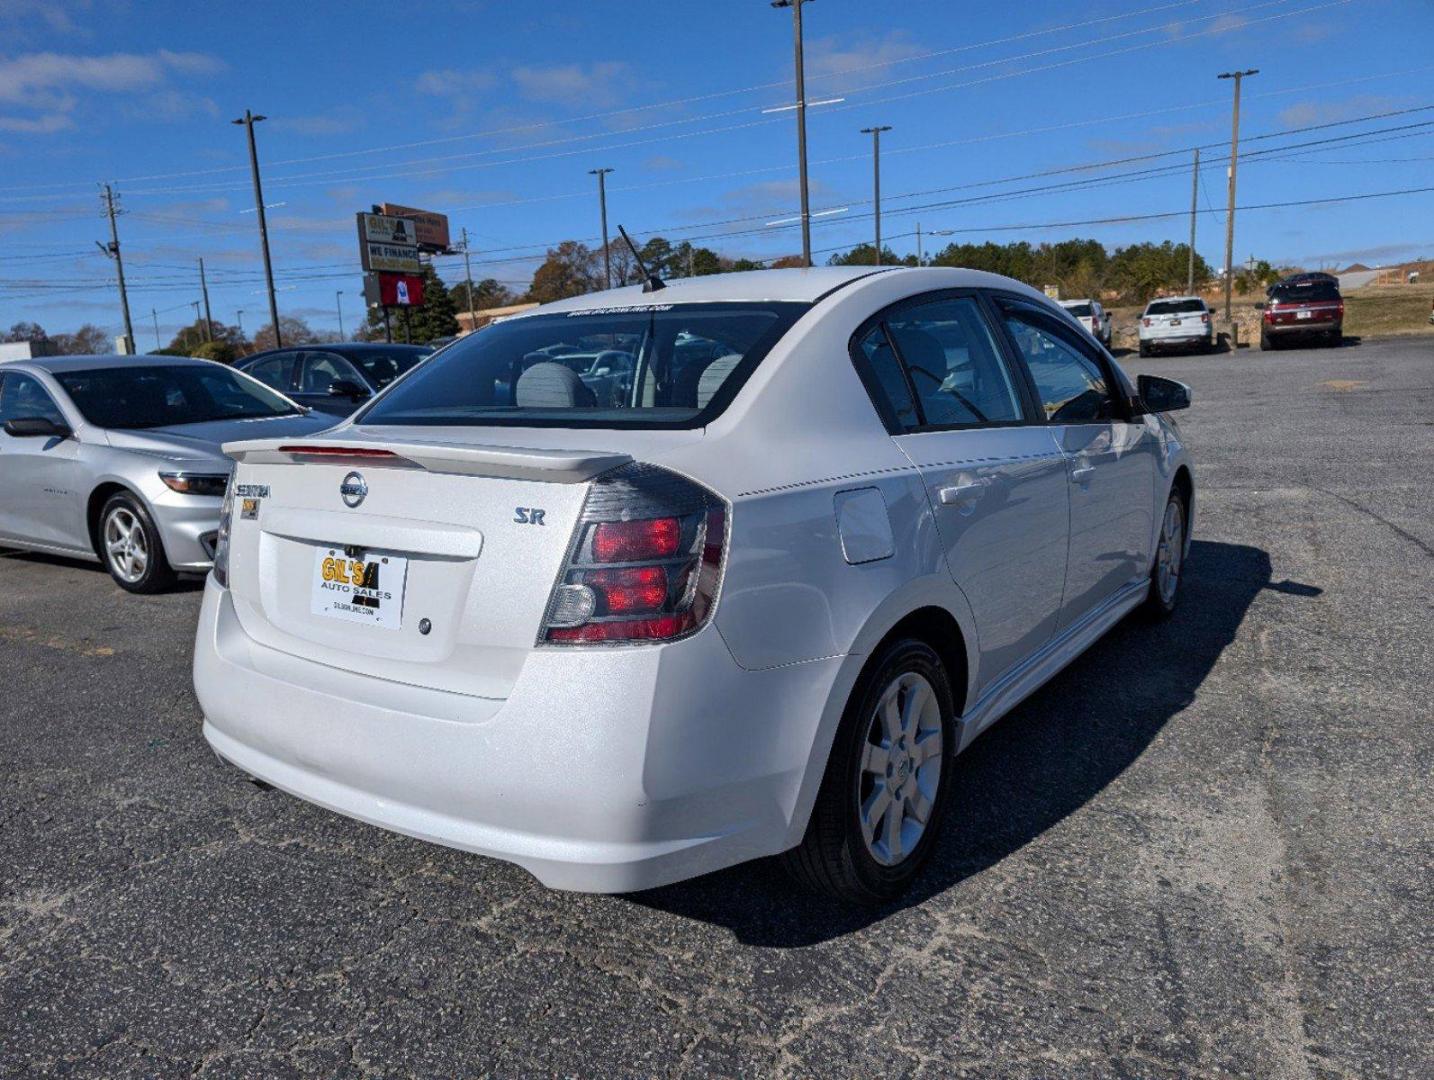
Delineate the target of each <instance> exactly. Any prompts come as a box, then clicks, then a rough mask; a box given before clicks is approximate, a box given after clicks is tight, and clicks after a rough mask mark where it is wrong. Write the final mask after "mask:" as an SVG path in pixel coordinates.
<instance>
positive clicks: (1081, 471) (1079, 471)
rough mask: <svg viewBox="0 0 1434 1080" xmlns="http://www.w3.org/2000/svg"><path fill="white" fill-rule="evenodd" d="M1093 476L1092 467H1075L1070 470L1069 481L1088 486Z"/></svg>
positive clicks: (1093, 470) (1093, 469) (1093, 467)
mask: <svg viewBox="0 0 1434 1080" xmlns="http://www.w3.org/2000/svg"><path fill="white" fill-rule="evenodd" d="M1094 475H1095V466H1094V465H1077V466H1076V467H1075V468H1074V469H1072V470H1071V479H1072V480H1074V481H1075V482H1076V483H1077V484H1089V483H1090V478H1091V477H1092V476H1094Z"/></svg>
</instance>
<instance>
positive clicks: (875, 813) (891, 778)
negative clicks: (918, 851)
mask: <svg viewBox="0 0 1434 1080" xmlns="http://www.w3.org/2000/svg"><path fill="white" fill-rule="evenodd" d="M943 762H944V755H943V753H942V721H941V704H940V701H939V699H938V698H937V696H936V691H935V689H934V688H933V687H932V685H931V683H930V682H928V681H927V680H926V678H925V677H924V676H922V675H919V674H917V673H916V672H914V671H906V672H902V673H901V674H900V675H898V676H896V678H894V679H893V680H892V681H891V682H890V683H889V684H888V685H887V687H886V690H885V691H884V692H883V693H882V695H881V697H880V698H879V699H878V702H877V706H876V709H875V710H874V711H873V713H872V715H871V716H870V717H869V718H868V720H867V729H866V737H865V739H864V740H863V743H862V750H861V775H860V777H859V782H858V783H857V808H856V809H857V820H858V821H859V822H860V824H861V835H862V839H863V840H864V841H865V842H866V848H867V851H869V852H870V853H871V855H872V857H873V858H874V859H876V861H877V862H879V863H881V864H882V865H883V866H896V865H898V864H899V863H901V862H902V861H903V860H905V859H906V858H907V856H909V855H910V854H911V852H912V851H913V850H915V848H916V845H917V844H918V843H920V841H921V837H922V835H923V834H924V833H925V832H926V827H927V825H928V824H929V823H930V821H931V814H932V811H933V809H934V808H935V805H936V793H937V791H938V790H939V789H940V785H941V769H942V765H943Z"/></svg>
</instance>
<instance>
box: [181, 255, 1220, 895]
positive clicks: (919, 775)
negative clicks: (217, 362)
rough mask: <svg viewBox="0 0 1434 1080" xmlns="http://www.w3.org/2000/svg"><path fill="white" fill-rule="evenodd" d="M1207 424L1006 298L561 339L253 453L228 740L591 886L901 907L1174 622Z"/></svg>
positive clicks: (392, 390)
mask: <svg viewBox="0 0 1434 1080" xmlns="http://www.w3.org/2000/svg"><path fill="white" fill-rule="evenodd" d="M594 378H601V379H602V380H603V381H604V385H603V388H602V396H601V397H600V396H599V395H598V393H597V391H596V389H595V388H594V386H593V385H592V384H591V380H592V379H594ZM614 384H615V385H614ZM1188 404H1189V392H1188V390H1187V389H1186V388H1185V387H1184V386H1182V385H1181V384H1179V383H1175V382H1172V381H1170V380H1166V379H1157V378H1151V377H1148V376H1142V377H1141V379H1140V384H1139V390H1138V391H1137V390H1136V389H1135V388H1133V387H1132V386H1131V384H1130V382H1129V381H1128V380H1127V378H1126V376H1125V375H1124V374H1123V373H1122V372H1121V370H1120V369H1119V368H1118V367H1117V366H1116V365H1115V364H1114V363H1113V362H1112V360H1111V359H1110V357H1109V355H1107V354H1106V353H1105V352H1104V351H1103V350H1102V349H1101V348H1100V346H1099V345H1098V343H1096V342H1095V341H1094V340H1093V339H1092V338H1091V336H1090V335H1089V334H1088V333H1086V332H1085V331H1084V330H1083V329H1082V328H1081V327H1080V326H1079V324H1077V323H1076V322H1075V321H1074V320H1073V319H1072V318H1071V317H1070V316H1069V315H1067V314H1066V313H1065V312H1063V311H1062V310H1061V309H1060V308H1059V307H1058V306H1056V305H1055V304H1054V303H1052V302H1051V301H1049V300H1047V299H1046V298H1045V297H1044V296H1042V295H1041V294H1040V293H1038V292H1035V291H1034V290H1032V289H1029V288H1027V287H1025V286H1024V285H1021V284H1018V283H1017V282H1014V281H1011V280H1009V279H1007V278H1002V277H997V276H994V275H990V274H984V273H978V272H974V271H965V270H953V269H939V268H930V269H904V268H891V269H880V270H877V269H873V268H865V269H862V268H845V269H812V270H772V271H758V272H754V273H745V274H729V275H723V276H713V277H704V278H699V279H694V280H686V281H678V282H674V283H672V284H671V285H669V286H668V287H666V288H663V289H660V290H654V291H643V290H642V289H639V288H637V287H632V288H625V289H618V290H615V291H611V292H607V293H603V294H599V295H596V296H584V297H578V298H575V299H572V300H566V301H562V302H560V303H556V304H549V305H546V306H544V307H540V308H537V309H535V310H534V311H532V312H530V313H527V314H524V315H522V316H519V317H515V318H511V319H509V320H507V321H504V322H500V323H498V324H495V325H493V326H491V327H489V328H487V329H484V330H482V331H480V332H479V333H477V334H475V335H473V336H472V337H469V338H467V339H465V340H462V341H460V342H458V343H456V344H454V345H452V346H450V347H449V348H448V349H446V350H445V351H444V352H442V353H441V354H439V355H437V356H435V357H434V358H433V359H432V360H430V361H429V362H427V363H425V364H423V365H421V366H420V367H418V368H417V369H415V370H414V371H413V372H412V373H410V374H409V375H406V376H404V377H403V378H401V379H399V380H398V381H397V382H395V383H394V384H393V385H391V386H390V387H389V388H388V389H386V390H385V391H384V392H383V393H381V394H380V395H378V396H377V397H376V398H375V399H374V400H373V401H371V402H370V403H369V404H368V405H366V406H365V407H364V408H362V409H361V410H359V412H358V413H356V414H355V415H354V416H353V417H352V418H351V419H350V420H349V421H348V422H346V423H345V424H343V425H341V426H339V427H338V428H335V429H333V430H331V431H328V432H325V433H323V434H321V435H315V436H308V437H303V438H276V439H264V440H258V441H247V442H242V443H232V444H229V445H228V446H227V447H226V450H227V452H228V453H229V454H231V455H232V456H233V457H234V458H235V459H236V461H237V463H238V464H237V466H236V468H235V471H234V473H233V476H232V479H231V481H230V490H229V494H228V496H227V499H226V506H225V511H224V518H223V523H222V531H221V537H220V545H219V552H218V554H217V557H216V560H215V569H214V573H213V574H212V575H211V577H210V579H209V582H208V585H207V587H206V590H205V594H204V605H203V612H202V614H201V617H200V623H199V631H198V640H197V642H196V647H195V657H194V681H195V688H196V690H197V693H198V696H199V701H200V703H201V705H202V707H203V711H204V715H205V724H204V734H205V736H206V737H207V738H208V740H209V742H210V744H211V745H212V746H213V748H214V749H215V750H216V751H217V752H218V754H219V755H220V756H221V757H222V758H223V759H225V760H226V761H228V762H230V763H232V764H233V765H235V766H237V767H238V768H239V769H241V770H243V771H244V772H245V773H248V774H250V775H251V776H253V777H256V778H258V779H261V780H264V781H266V782H268V783H269V784H272V785H274V786H276V787H278V788H281V789H283V790H285V791H288V792H291V793H293V794H295V795H298V796H300V797H302V798H305V799H309V800H311V801H313V802H315V803H318V804H320V805H322V806H325V807H328V808H330V809H333V810H336V811H338V812H340V813H343V814H348V815H351V816H353V817H356V818H359V819H362V820H364V821H368V822H373V823H375V824H378V825H382V826H384V827H386V828H390V829H395V830H397V831H399V832H403V833H407V834H409V835H412V836H416V837H421V838H423V839H426V840H432V841H436V842H438V843H442V844H448V845H452V846H454V847H458V848H463V849H465V850H468V851H473V852H479V853H481V854H484V855H491V856H494V857H497V858H499V859H505V860H509V861H511V862H514V863H517V864H518V865H519V866H522V867H524V868H526V869H527V870H528V871H530V872H531V873H533V874H534V875H536V876H537V877H538V878H539V879H540V880H541V881H543V882H544V883H546V884H547V885H549V886H553V887H557V888H564V889H581V890H590V891H604V892H622V891H629V890H636V889H643V888H647V887H650V886H656V885H661V884H664V883H667V882H672V881H675V880H678V879H681V878H687V877H691V876H693V875H696V874H701V873H704V872H707V871H710V870H715V869H718V868H720V867H724V866H728V865H731V864H733V863H737V862H741V861H743V860H746V859H752V858H756V857H759V856H766V855H774V854H777V853H783V852H785V853H787V862H788V863H789V865H790V866H791V867H792V869H793V870H794V872H795V873H796V875H797V876H798V878H799V879H802V880H805V881H806V882H808V883H810V884H813V885H815V886H818V887H820V888H824V889H827V890H829V891H831V892H833V893H835V894H837V895H838V896H840V897H843V898H845V899H847V900H850V901H854V902H877V901H881V900H885V899H888V898H891V897H893V896H895V895H897V894H898V893H900V892H901V890H902V889H904V888H905V887H906V886H907V885H908V884H909V883H910V881H911V880H912V878H913V877H914V876H915V875H916V874H917V872H918V871H919V869H920V868H921V866H922V864H923V862H924V861H925V859H926V858H927V856H928V855H929V854H930V852H931V849H932V846H933V844H934V842H935V840H936V835H937V832H938V830H939V828H940V826H941V817H942V808H943V806H944V805H945V804H946V802H947V798H948V796H949V794H950V789H951V786H952V778H951V774H952V762H953V759H954V757H955V755H956V754H957V753H958V752H959V751H960V750H962V749H963V748H965V747H966V746H968V745H969V744H970V743H971V741H972V740H973V739H974V738H975V737H976V736H977V735H978V734H979V733H980V732H981V731H982V729H984V728H985V727H987V726H988V725H989V724H991V723H992V722H993V721H995V720H996V719H997V718H999V717H1000V716H1001V715H1002V714H1003V713H1005V712H1007V711H1009V710H1010V709H1011V708H1012V707H1013V706H1014V705H1015V704H1017V703H1018V702H1019V701H1021V699H1022V698H1024V697H1026V696H1027V695H1028V694H1030V693H1031V692H1032V691H1033V690H1035V689H1036V688H1037V687H1038V686H1040V685H1041V684H1042V683H1043V682H1045V681H1046V680H1047V679H1049V678H1050V677H1051V676H1052V675H1054V674H1055V673H1056V672H1058V671H1059V670H1060V669H1061V668H1062V667H1064V666H1065V665H1066V664H1068V663H1071V662H1073V661H1075V660H1076V659H1077V657H1078V656H1079V655H1080V653H1081V652H1082V650H1084V649H1085V648H1086V647H1087V646H1089V645H1090V644H1091V643H1092V642H1093V641H1095V640H1096V639H1097V638H1098V637H1100V635H1101V634H1103V633H1104V632H1105V631H1106V630H1108V629H1109V628H1110V627H1111V626H1112V625H1113V624H1115V623H1116V621H1117V620H1119V619H1121V618H1122V617H1123V616H1125V615H1126V614H1128V613H1130V612H1132V611H1134V610H1136V609H1138V608H1141V609H1144V610H1145V611H1146V612H1147V613H1149V614H1151V615H1153V616H1156V617H1159V616H1163V615H1167V614H1169V613H1170V611H1171V610H1172V609H1173V608H1174V606H1175V603H1176V598H1177V590H1178V587H1179V584H1180V574H1181V567H1182V563H1183V561H1184V558H1185V555H1186V553H1187V549H1188V546H1189V537H1190V525H1191V521H1192V515H1193V511H1194V483H1193V477H1192V473H1191V466H1190V462H1189V460H1188V457H1187V453H1186V450H1185V448H1184V446H1183V444H1182V441H1181V438H1180V432H1179V430H1178V428H1177V427H1176V426H1175V424H1174V423H1173V422H1171V420H1170V419H1169V418H1168V417H1167V416H1166V415H1165V414H1166V413H1167V412H1169V411H1170V410H1172V409H1178V408H1184V407H1185V406H1187V405H1188ZM1071 738H1072V739H1079V738H1080V734H1079V728H1078V727H1073V728H1072V735H1071ZM950 824H951V826H952V827H958V828H959V827H960V823H959V822H952V823H950Z"/></svg>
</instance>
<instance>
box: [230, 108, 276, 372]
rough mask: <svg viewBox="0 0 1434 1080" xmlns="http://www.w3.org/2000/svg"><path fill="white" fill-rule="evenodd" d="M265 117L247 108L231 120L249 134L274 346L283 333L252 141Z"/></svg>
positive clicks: (254, 147) (261, 191)
mask: <svg viewBox="0 0 1434 1080" xmlns="http://www.w3.org/2000/svg"><path fill="white" fill-rule="evenodd" d="M265 119H267V117H264V116H255V115H254V114H253V113H252V112H250V111H249V110H248V109H245V110H244V116H243V117H242V118H241V119H239V120H235V121H233V122H234V123H236V124H243V125H244V128H245V130H246V131H247V132H248V134H249V171H250V172H251V173H252V174H253V176H254V209H255V211H256V212H257V213H258V215H259V246H260V248H261V249H262V250H263V253H264V281H265V283H266V284H267V285H268V288H269V321H270V323H271V325H272V326H273V327H274V348H276V349H280V348H283V346H284V339H283V335H282V334H280V332H279V302H278V301H277V300H276V299H275V298H274V267H273V265H272V264H271V263H270V261H269V225H268V222H266V221H265V220H264V187H263V185H262V184H260V182H259V149H258V147H257V146H256V145H255V143H254V125H255V124H257V123H258V122H259V121H260V120H265Z"/></svg>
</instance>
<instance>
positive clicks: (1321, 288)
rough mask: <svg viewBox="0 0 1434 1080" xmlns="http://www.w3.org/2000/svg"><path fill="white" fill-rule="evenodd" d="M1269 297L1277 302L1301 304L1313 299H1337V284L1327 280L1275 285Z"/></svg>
mask: <svg viewBox="0 0 1434 1080" xmlns="http://www.w3.org/2000/svg"><path fill="white" fill-rule="evenodd" d="M1270 299H1271V300H1273V301H1275V303H1277V304H1303V303H1309V302H1310V301H1314V300H1338V299H1339V286H1338V285H1335V284H1334V283H1333V282H1329V281H1313V282H1310V283H1308V284H1305V285H1276V286H1275V287H1274V288H1273V289H1271V290H1270Z"/></svg>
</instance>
